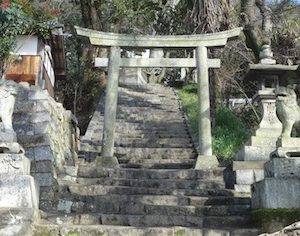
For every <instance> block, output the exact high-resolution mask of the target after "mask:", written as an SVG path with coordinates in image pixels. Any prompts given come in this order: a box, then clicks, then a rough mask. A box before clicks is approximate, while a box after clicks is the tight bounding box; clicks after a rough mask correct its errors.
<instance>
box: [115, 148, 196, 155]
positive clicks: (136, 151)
mask: <svg viewBox="0 0 300 236" xmlns="http://www.w3.org/2000/svg"><path fill="white" fill-rule="evenodd" d="M115 153H116V154H120V155H121V154H126V155H128V156H130V155H132V156H141V157H142V156H145V153H146V154H148V155H149V154H158V155H161V156H166V155H177V156H183V155H189V154H191V153H196V151H195V149H194V148H128V147H116V148H115Z"/></svg>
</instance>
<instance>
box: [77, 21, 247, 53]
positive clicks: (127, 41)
mask: <svg viewBox="0 0 300 236" xmlns="http://www.w3.org/2000/svg"><path fill="white" fill-rule="evenodd" d="M75 28H76V31H77V34H78V35H81V36H85V37H88V38H89V39H90V42H91V44H92V45H99V46H120V47H149V48H152V47H156V48H164V47H169V48H194V47H199V46H205V47H219V46H225V44H226V42H227V40H228V39H232V38H235V37H237V36H239V35H240V33H241V30H242V28H235V29H232V30H227V31H222V32H217V33H209V34H193V35H155V36H152V35H126V34H116V33H108V32H101V31H96V30H91V29H86V28H81V27H78V26H75Z"/></svg>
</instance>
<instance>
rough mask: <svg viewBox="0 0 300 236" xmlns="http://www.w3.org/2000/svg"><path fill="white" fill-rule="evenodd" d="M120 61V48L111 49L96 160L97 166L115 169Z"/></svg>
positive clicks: (116, 162) (116, 163) (116, 161)
mask: <svg viewBox="0 0 300 236" xmlns="http://www.w3.org/2000/svg"><path fill="white" fill-rule="evenodd" d="M120 61H121V55H120V47H111V48H110V55H109V64H108V81H107V87H106V97H105V110H104V127H103V142H102V153H101V157H98V158H97V162H98V164H99V165H101V166H106V167H115V166H118V164H119V163H118V159H117V158H116V157H114V140H115V139H114V137H115V128H116V113H117V102H118V82H119V70H120Z"/></svg>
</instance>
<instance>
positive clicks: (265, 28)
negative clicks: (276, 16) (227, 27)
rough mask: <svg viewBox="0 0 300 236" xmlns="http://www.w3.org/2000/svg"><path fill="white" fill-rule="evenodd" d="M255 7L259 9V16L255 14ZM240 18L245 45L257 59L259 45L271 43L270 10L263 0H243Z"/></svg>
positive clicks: (271, 24) (271, 25)
mask: <svg viewBox="0 0 300 236" xmlns="http://www.w3.org/2000/svg"><path fill="white" fill-rule="evenodd" d="M256 8H258V9H259V12H260V17H259V16H258V15H256ZM260 18H261V20H260ZM240 19H241V24H242V26H243V27H244V34H245V37H246V45H247V47H249V48H250V49H252V51H253V53H254V55H255V58H256V59H257V61H258V60H259V51H260V47H261V46H262V45H263V44H268V45H270V44H271V31H272V27H273V23H272V10H271V8H270V7H269V6H268V5H267V4H266V1H265V0H243V1H241V16H240ZM259 22H261V24H259ZM258 35H259V36H258Z"/></svg>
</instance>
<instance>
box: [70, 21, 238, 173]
mask: <svg viewBox="0 0 300 236" xmlns="http://www.w3.org/2000/svg"><path fill="white" fill-rule="evenodd" d="M75 28H76V31H77V34H78V35H81V36H85V37H88V38H89V40H90V42H91V44H92V45H97V46H102V47H109V58H96V61H97V66H99V67H107V66H108V82H107V88H106V100H105V110H104V128H103V143H102V154H101V157H99V158H98V160H97V161H98V163H99V164H100V165H102V166H107V167H114V166H118V160H117V158H116V157H115V156H114V133H115V123H116V111H117V98H118V81H119V69H120V67H133V68H138V67H175V68H176V67H178V68H181V67H194V68H195V67H196V68H197V80H198V107H199V120H198V130H199V132H198V133H199V139H198V141H199V148H198V158H197V162H196V166H195V168H196V169H200V168H201V169H203V168H210V167H213V166H217V165H218V162H217V159H216V157H215V156H213V155H212V139H211V121H210V101H209V76H208V69H209V68H219V67H220V64H221V63H220V60H219V59H209V58H208V57H207V48H209V47H221V46H225V44H226V43H227V40H228V39H230V38H235V37H237V36H239V35H240V32H241V28H236V29H232V30H228V31H223V32H218V33H211V34H198V35H171V36H169V35H164V36H150V35H143V36H141V35H125V34H116V33H107V32H100V31H95V30H90V29H85V28H81V27H75ZM121 48H194V49H196V50H195V52H196V53H195V57H194V58H121Z"/></svg>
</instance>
